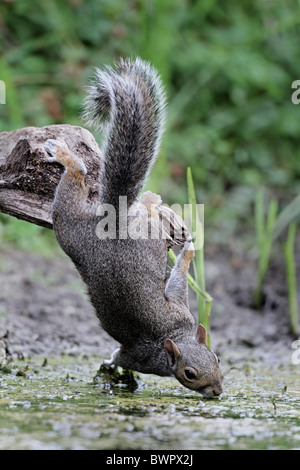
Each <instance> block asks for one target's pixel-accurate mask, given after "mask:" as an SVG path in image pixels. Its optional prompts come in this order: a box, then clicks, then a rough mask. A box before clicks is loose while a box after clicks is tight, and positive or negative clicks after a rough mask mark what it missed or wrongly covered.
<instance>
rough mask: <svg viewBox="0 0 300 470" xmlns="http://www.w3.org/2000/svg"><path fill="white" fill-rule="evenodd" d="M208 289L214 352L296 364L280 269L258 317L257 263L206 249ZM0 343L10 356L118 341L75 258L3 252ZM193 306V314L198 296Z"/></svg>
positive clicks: (105, 346)
mask: <svg viewBox="0 0 300 470" xmlns="http://www.w3.org/2000/svg"><path fill="white" fill-rule="evenodd" d="M207 251H208V253H207V256H206V258H207V260H206V273H207V289H208V291H209V292H210V293H211V295H212V296H213V298H214V302H213V309H212V314H211V327H212V332H211V340H212V348H213V349H214V350H215V351H216V352H217V353H218V354H219V355H220V356H221V360H222V357H223V358H224V359H225V361H226V363H228V364H232V365H238V364H239V363H243V362H245V361H248V360H251V359H257V360H263V361H268V362H269V363H274V364H275V363H276V364H277V365H278V364H280V363H287V362H290V361H291V355H292V349H291V344H292V341H293V338H292V337H291V336H290V335H289V325H288V303H287V292H286V289H285V287H284V283H283V282H282V276H283V273H282V269H276V267H275V268H274V271H273V272H272V273H271V274H270V276H269V279H268V280H267V283H266V287H265V305H264V307H263V309H262V311H261V312H258V311H256V310H255V309H254V308H253V305H252V292H253V287H254V281H255V264H254V263H253V262H252V261H251V260H250V261H249V260H248V261H247V260H246V259H244V258H242V257H240V256H238V255H230V254H229V255H228V254H226V255H225V254H224V253H222V252H221V251H220V250H214V251H210V250H207ZM0 286H1V289H0V338H1V337H4V338H5V344H6V348H7V354H8V355H11V356H13V357H29V356H35V355H39V356H40V355H44V356H45V357H46V356H49V357H50V356H58V355H61V354H70V355H75V356H76V355H81V356H82V355H88V356H89V355H96V356H99V358H103V357H108V356H110V354H111V352H112V351H113V350H114V349H115V347H116V345H117V343H115V341H113V340H112V339H111V338H110V337H109V336H108V335H107V334H106V333H105V332H104V331H103V330H102V328H101V327H100V326H99V324H98V321H97V318H96V316H95V314H94V312H93V308H92V306H91V305H90V303H89V301H88V299H87V296H86V295H85V288H84V286H83V284H82V282H81V280H80V278H79V276H78V274H77V272H76V270H75V268H74V267H73V265H72V263H71V262H70V260H69V259H68V258H67V257H65V256H64V255H61V256H55V257H53V258H52V259H48V258H44V257H41V256H38V255H36V254H32V253H26V252H23V251H16V250H13V249H8V248H7V247H6V248H5V249H2V250H1V251H0ZM190 305H191V309H192V311H194V312H195V315H196V303H195V298H194V295H193V292H191V295H190Z"/></svg>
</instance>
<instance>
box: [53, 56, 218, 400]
mask: <svg viewBox="0 0 300 470" xmlns="http://www.w3.org/2000/svg"><path fill="white" fill-rule="evenodd" d="M87 107H88V108H89V112H88V114H89V116H90V118H91V119H92V120H93V121H94V120H96V119H98V121H99V122H100V124H101V126H103V128H104V132H105V134H106V145H105V150H104V161H103V162H101V165H102V171H101V175H100V182H99V185H100V188H101V193H100V201H99V202H101V203H111V204H114V205H115V207H117V206H118V199H119V196H124V195H126V196H128V199H129V201H128V205H129V206H130V208H131V209H136V213H138V214H139V217H140V219H141V220H142V222H143V223H144V224H146V225H147V224H148V223H149V220H150V218H151V223H153V224H155V223H157V221H158V220H159V217H158V214H159V207H160V205H161V200H160V198H159V197H158V196H156V195H153V194H152V193H149V192H147V193H144V194H143V195H142V196H141V198H140V199H136V198H137V195H138V192H139V191H140V189H141V188H142V185H143V183H144V180H145V177H146V175H147V173H148V171H149V169H150V168H151V165H152V164H153V162H154V160H155V158H156V156H157V153H158V146H159V141H160V137H161V132H162V125H163V121H164V109H165V98H164V93H163V92H162V87H161V83H160V80H159V78H158V76H157V74H156V72H155V71H154V70H153V69H152V68H151V67H150V66H149V64H147V63H145V62H143V61H141V60H140V59H136V60H135V61H130V60H127V61H126V60H121V61H120V63H119V64H117V65H116V66H115V68H106V69H104V70H97V77H96V82H95V84H94V85H93V86H92V87H91V89H90V96H89V97H88V99H87ZM45 149H46V151H47V152H48V153H49V154H50V155H51V159H50V161H58V162H60V163H61V164H63V165H64V166H65V168H66V171H65V173H64V175H63V176H62V178H61V181H60V183H59V185H58V188H57V191H56V197H55V200H54V205H53V225H54V230H55V234H56V237H57V240H58V242H59V243H60V245H61V247H62V249H63V250H64V251H65V252H66V253H67V254H68V255H69V256H70V257H71V259H72V260H73V262H74V264H75V265H76V267H77V269H78V271H79V273H80V274H81V276H82V279H83V281H84V282H85V284H86V286H87V289H88V294H89V297H90V299H91V302H92V304H93V306H94V308H95V311H96V314H97V316H98V318H99V321H100V323H101V325H102V327H103V328H104V329H105V330H106V331H107V332H108V333H109V334H110V335H111V336H112V337H113V338H114V339H115V340H117V341H118V342H119V343H120V344H121V347H120V349H119V350H117V351H116V352H115V354H114V356H113V359H112V361H111V362H110V364H111V365H120V366H122V367H127V368H130V369H133V370H137V371H140V372H144V373H154V374H157V375H166V376H175V377H177V379H178V380H179V381H180V382H181V383H182V384H183V385H185V386H186V387H188V388H191V389H193V390H197V391H200V392H201V393H202V394H203V395H205V396H212V395H216V394H218V395H219V394H220V393H222V384H221V382H222V377H221V374H220V370H219V366H218V361H217V359H216V356H215V355H214V353H213V352H212V351H210V350H209V349H207V347H206V346H205V344H204V342H203V340H200V339H199V338H200V337H201V338H202V337H203V334H202V335H199V334H198V330H197V329H196V324H195V320H194V317H193V315H192V314H191V313H190V311H189V308H188V296H187V293H188V278H187V275H188V267H189V263H190V261H191V259H192V258H193V244H192V242H191V240H186V242H185V243H184V247H183V249H182V251H181V253H180V255H179V257H178V259H177V262H176V266H175V267H174V268H173V270H172V273H171V277H170V280H169V281H168V282H167V281H166V268H167V248H168V245H167V240H166V239H164V238H158V239H132V238H127V239H119V238H118V237H117V238H116V239H110V238H105V239H99V238H98V237H97V235H96V233H97V230H96V229H97V224H98V223H99V217H97V207H96V206H95V205H91V204H90V203H89V202H88V200H87V189H86V188H85V184H84V168H83V167H82V164H81V162H80V161H79V160H78V158H77V157H76V156H73V155H71V154H70V152H69V151H68V150H67V149H66V148H64V147H63V145H60V144H59V143H58V142H56V141H52V140H51V141H48V142H46V144H45ZM151 203H154V204H155V206H156V207H157V212H155V214H156V215H155V214H154V216H153V215H151V216H150V215H149V212H148V206H149V205H150V204H151ZM164 212H165V213H166V211H163V210H162V211H161V213H162V214H164ZM133 218H134V216H133ZM175 220H176V223H178V217H175ZM198 329H199V327H198ZM201 331H202V333H203V330H201ZM187 368H189V369H190V370H191V371H194V373H195V375H196V379H195V380H189V379H187V378H186V376H185V374H186V370H187Z"/></svg>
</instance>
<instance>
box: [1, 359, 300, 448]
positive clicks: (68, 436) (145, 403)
mask: <svg viewBox="0 0 300 470" xmlns="http://www.w3.org/2000/svg"><path fill="white" fill-rule="evenodd" d="M99 363H100V362H99V358H98V359H96V358H88V359H83V358H81V359H79V358H74V357H69V356H65V357H61V358H57V359H49V360H48V361H44V360H43V359H42V358H34V359H30V360H26V361H24V360H23V361H13V362H10V363H6V365H5V364H2V366H0V449H106V450H110V449H151V450H160V449H163V450H166V449H168V450H180V449H183V450H184V449H185V450H194V449H300V374H299V365H298V366H292V365H290V366H285V367H283V366H278V365H277V366H276V367H275V366H274V367H273V368H272V367H271V366H270V365H269V364H264V363H256V362H253V363H251V362H249V363H247V364H244V365H242V366H241V367H240V368H232V369H230V368H229V367H228V368H227V369H228V371H227V373H226V377H225V381H224V386H225V392H224V394H223V395H222V397H218V398H215V399H210V400H209V399H205V398H203V397H202V396H201V395H199V394H196V393H194V392H191V391H189V390H186V389H184V388H183V387H182V386H181V385H179V384H178V383H177V382H176V381H175V380H173V379H166V378H160V377H156V376H146V375H142V374H139V380H138V384H139V387H138V389H137V390H136V391H135V392H134V393H131V392H129V391H128V390H127V388H126V387H125V386H117V387H114V388H113V389H111V388H110V387H108V386H106V385H105V384H104V385H103V383H102V384H101V383H94V381H93V377H94V376H95V375H96V372H97V369H98V367H99Z"/></svg>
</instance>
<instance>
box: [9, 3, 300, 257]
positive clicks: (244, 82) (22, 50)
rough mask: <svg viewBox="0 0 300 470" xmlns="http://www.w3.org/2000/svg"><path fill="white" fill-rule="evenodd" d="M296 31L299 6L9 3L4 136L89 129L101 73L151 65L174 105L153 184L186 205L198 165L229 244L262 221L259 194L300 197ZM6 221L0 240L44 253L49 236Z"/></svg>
mask: <svg viewBox="0 0 300 470" xmlns="http://www.w3.org/2000/svg"><path fill="white" fill-rule="evenodd" d="M299 25H300V2H299V1H295V0H276V1H275V0H274V1H273V0H268V1H261V0H243V2H241V1H238V0H231V1H222V2H221V1H217V0H152V1H151V0H148V1H146V0H135V1H134V0H129V1H126V2H125V1H124V0H123V1H122V0H87V1H84V0H66V1H58V0H39V1H37V0H19V1H17V0H15V1H14V0H3V1H2V2H1V4H0V79H1V80H3V81H5V83H6V102H7V104H6V105H0V131H4V130H12V129H16V128H20V127H25V126H45V125H49V124H57V123H70V124H75V125H84V123H83V122H82V121H81V119H80V108H81V104H82V101H83V97H84V87H85V85H86V84H87V81H88V78H89V77H90V76H91V75H92V73H93V67H94V66H101V65H103V64H111V63H112V62H113V60H114V59H117V58H118V57H119V56H126V57H128V56H133V57H134V56H136V55H139V56H141V57H142V58H143V59H147V60H150V61H151V62H152V63H153V65H154V66H155V67H156V68H157V69H158V70H159V72H160V73H161V75H162V77H163V81H164V83H165V85H166V89H167V95H168V101H169V107H168V124H167V129H166V132H165V136H164V140H163V147H162V151H161V155H160V158H159V160H158V162H157V164H156V166H155V169H154V172H153V173H152V176H151V178H150V181H149V182H148V187H150V188H151V189H152V190H154V191H157V192H159V193H160V194H161V195H162V197H163V200H164V202H166V203H174V202H179V203H185V202H187V191H186V168H187V167H188V166H190V167H191V168H192V172H193V177H194V182H195V187H196V192H197V198H198V201H199V202H201V203H204V204H205V217H206V220H207V219H208V220H209V221H210V227H212V228H213V227H218V231H214V235H215V237H218V236H219V239H220V240H223V241H224V240H226V239H227V238H228V239H229V237H230V236H231V235H232V234H233V233H234V231H236V230H239V229H240V227H241V226H243V224H244V225H247V222H248V221H249V217H252V218H253V213H252V215H251V212H250V209H251V207H252V204H253V200H254V196H255V193H256V190H257V188H258V187H259V186H264V187H266V188H268V190H269V191H270V192H275V193H276V195H277V196H278V197H279V198H281V199H282V200H283V201H284V200H285V199H286V200H290V199H291V198H292V197H293V195H295V194H297V193H298V192H299V189H300V178H299V176H300V148H299V140H298V134H299V130H298V129H299V125H300V119H299V117H300V105H299V107H298V106H297V105H294V104H292V102H291V95H292V91H293V90H292V89H291V84H292V82H293V81H294V80H297V79H300V65H299V64H300V62H299V46H300V43H299V37H300V35H299V32H300V28H299ZM92 132H93V133H94V134H95V132H94V131H93V130H92ZM95 136H96V138H97V140H98V142H99V143H100V145H101V136H100V135H97V134H95ZM0 217H1V218H0V241H1V240H2V241H6V240H9V241H14V242H15V243H17V244H19V246H21V247H23V248H24V247H26V248H32V247H37V248H38V249H40V248H41V246H40V243H41V244H42V245H43V241H41V234H43V233H46V232H47V231H46V230H44V229H41V228H39V227H33V226H30V225H29V224H26V223H22V222H19V221H14V220H13V219H11V218H8V217H5V216H3V215H2V216H0ZM48 232H49V231H48ZM47 237H50V239H51V237H52V235H47Z"/></svg>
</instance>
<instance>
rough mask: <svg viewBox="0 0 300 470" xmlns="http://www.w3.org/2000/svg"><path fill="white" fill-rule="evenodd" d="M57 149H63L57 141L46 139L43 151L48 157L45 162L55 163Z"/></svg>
mask: <svg viewBox="0 0 300 470" xmlns="http://www.w3.org/2000/svg"><path fill="white" fill-rule="evenodd" d="M59 147H63V144H61V143H60V142H59V141H58V140H55V139H48V140H47V141H46V142H45V145H44V149H45V151H46V152H47V154H48V155H49V156H47V157H46V160H47V162H56V161H57V157H56V152H57V149H58V148H59Z"/></svg>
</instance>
